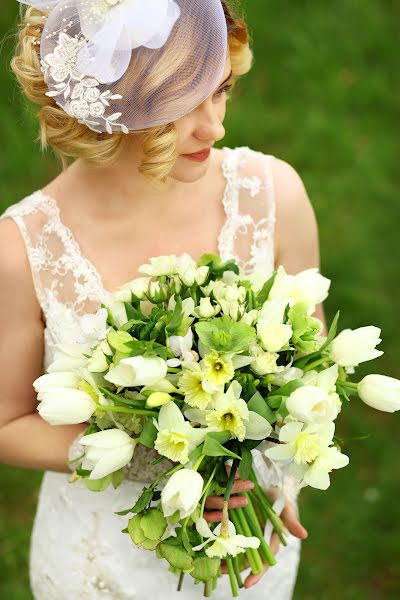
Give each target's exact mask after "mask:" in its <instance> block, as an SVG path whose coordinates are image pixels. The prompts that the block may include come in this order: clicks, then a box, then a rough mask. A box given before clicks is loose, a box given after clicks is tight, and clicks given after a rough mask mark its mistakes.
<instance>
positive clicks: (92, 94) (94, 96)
mask: <svg viewBox="0 0 400 600" xmlns="http://www.w3.org/2000/svg"><path fill="white" fill-rule="evenodd" d="M99 98H100V90H99V89H97V87H90V88H86V90H85V93H84V99H85V100H86V101H87V102H96V100H98V99H99Z"/></svg>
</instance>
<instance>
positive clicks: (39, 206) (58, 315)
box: [0, 146, 301, 600]
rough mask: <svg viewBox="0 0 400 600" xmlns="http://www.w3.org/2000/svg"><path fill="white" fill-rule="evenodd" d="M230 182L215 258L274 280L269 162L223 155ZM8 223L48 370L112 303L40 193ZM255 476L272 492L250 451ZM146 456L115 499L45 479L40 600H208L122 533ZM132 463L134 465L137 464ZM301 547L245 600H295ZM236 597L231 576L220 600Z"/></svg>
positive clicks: (37, 545) (291, 542) (289, 489)
mask: <svg viewBox="0 0 400 600" xmlns="http://www.w3.org/2000/svg"><path fill="white" fill-rule="evenodd" d="M223 151H224V156H223V162H222V171H223V175H224V177H225V179H226V185H225V190H224V195H223V198H222V202H223V206H224V209H225V213H226V220H225V223H224V226H223V228H222V230H221V232H220V234H219V238H218V248H219V253H220V256H221V258H222V259H223V260H228V259H229V258H235V259H236V261H237V262H238V264H239V266H240V267H241V269H242V271H243V272H244V273H246V274H250V273H254V272H259V273H261V274H262V275H263V276H264V277H268V276H270V274H271V273H272V271H273V269H274V244H273V241H274V226H275V194H274V185H273V177H272V161H273V157H272V156H271V155H265V154H263V153H261V152H257V151H255V150H252V149H250V148H248V147H247V146H243V147H238V148H234V149H231V148H227V147H224V148H223ZM7 217H8V218H11V219H13V220H14V222H15V223H16V224H17V226H18V227H19V230H20V232H21V235H22V237H23V239H24V242H25V245H26V249H27V254H28V258H29V262H30V266H31V270H32V277H33V282H34V286H35V290H36V294H37V298H38V301H39V303H40V306H41V309H42V312H43V317H44V321H45V329H44V336H45V355H44V363H43V369H44V370H45V369H46V368H47V366H48V365H49V364H50V362H52V360H53V356H54V352H55V348H56V344H58V343H64V342H68V341H71V340H73V339H74V336H75V335H76V332H77V327H78V318H79V316H80V315H82V314H84V313H86V312H91V311H95V310H97V308H99V306H100V303H101V301H102V300H103V299H104V298H105V297H107V295H108V294H109V292H108V291H106V290H105V289H104V287H103V284H102V281H101V277H100V275H99V273H98V271H97V270H96V268H95V266H94V265H93V264H92V263H91V262H90V261H89V260H88V259H87V258H86V257H85V256H83V255H82V253H81V250H80V247H79V245H78V244H77V242H76V240H75V238H74V235H73V232H72V231H71V230H70V229H69V228H68V227H66V226H65V225H64V224H63V222H62V221H61V218H60V212H59V209H58V206H57V203H56V201H55V200H54V199H53V198H51V197H48V196H46V195H45V194H43V193H42V192H41V191H40V190H39V191H36V192H34V193H33V194H31V195H30V196H28V197H26V198H24V199H23V200H21V201H19V202H17V203H16V204H14V205H12V206H10V207H9V208H8V209H7V210H6V211H5V212H4V213H3V215H1V217H0V218H7ZM253 457H254V463H255V468H256V470H257V472H258V474H259V477H260V479H261V481H262V483H263V484H264V486H265V487H267V486H268V485H270V483H271V475H272V473H271V470H270V468H269V464H268V461H267V459H264V457H263V456H262V455H261V454H260V453H259V452H258V451H257V450H254V451H253ZM152 458H153V457H151V458H150V457H149V456H146V454H145V453H144V454H143V453H142V454H141V455H140V456H137V457H136V463H134V464H133V465H132V470H131V472H132V473H133V474H134V475H133V476H132V478H131V479H128V480H125V481H124V482H123V483H122V485H121V486H120V487H119V488H117V489H116V490H114V489H113V488H112V489H107V490H106V491H104V492H101V493H97V494H96V493H94V492H90V491H89V490H87V489H86V488H85V487H84V486H83V485H80V484H79V482H78V483H75V484H71V483H69V481H68V480H69V476H68V475H67V474H64V473H55V472H51V471H47V472H45V474H44V477H43V480H42V484H41V489H40V494H39V501H38V507H37V512H36V516H35V522H34V526H33V531H32V538H31V548H30V580H31V587H32V591H33V594H34V597H35V599H36V600H75V599H76V598H79V599H82V600H132V599H138V598H144V597H146V598H149V599H151V600H159V599H160V600H161V599H164V598H165V597H166V596H168V597H169V598H177V599H179V600H189V599H190V600H194V599H195V598H201V597H203V590H202V586H196V585H194V583H193V580H192V578H191V577H190V576H187V577H186V578H185V581H184V584H183V589H182V591H181V592H179V593H178V592H177V591H176V585H177V579H176V577H175V576H174V575H173V574H172V573H170V572H169V571H168V564H167V563H166V562H164V561H163V563H164V564H163V563H160V561H159V559H157V558H156V557H155V556H154V554H153V553H151V552H148V551H144V550H142V549H140V548H137V547H136V546H134V545H133V544H132V542H131V541H130V539H129V536H127V535H126V534H122V533H121V529H123V528H124V527H125V526H126V522H127V517H121V516H118V515H116V514H115V512H116V511H118V510H122V509H124V508H127V507H128V506H132V504H133V502H134V500H135V498H136V497H137V495H138V494H139V493H140V491H141V489H142V487H143V485H144V483H143V482H144V481H146V474H147V475H148V468H149V465H148V463H149V461H150V460H152ZM134 461H135V455H134V459H133V462H134ZM284 490H285V494H286V497H287V498H288V499H290V500H291V501H292V502H293V503H294V504H295V506H296V508H298V507H297V493H298V488H297V486H296V484H295V481H294V480H293V479H292V478H290V477H285V478H284ZM300 546H301V542H300V540H299V539H298V538H295V537H294V536H292V535H289V536H287V546H282V545H281V547H280V549H279V551H278V554H277V560H278V562H277V564H276V565H275V566H274V567H271V568H270V569H269V570H268V572H267V573H266V574H265V575H264V577H263V578H262V580H261V581H260V582H259V583H258V584H257V585H255V586H254V587H253V588H251V589H249V590H246V591H245V592H243V597H246V598H248V599H249V600H251V599H256V598H260V597H264V598H267V597H271V598H274V600H289V599H290V598H291V597H292V592H293V588H294V584H295V580H296V575H297V568H298V562H299V557H300ZM230 595H231V592H230V586H229V581H228V578H227V576H226V577H223V578H222V581H220V582H219V584H218V588H217V590H216V591H215V592H214V593H213V598H215V600H226V598H229V597H230Z"/></svg>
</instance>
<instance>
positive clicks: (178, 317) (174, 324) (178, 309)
mask: <svg viewBox="0 0 400 600" xmlns="http://www.w3.org/2000/svg"><path fill="white" fill-rule="evenodd" d="M175 300H176V304H175V308H174V312H173V314H172V317H171V320H170V321H169V323H168V325H167V326H166V328H165V329H166V331H168V333H169V334H170V335H171V334H174V332H175V331H176V330H177V329H178V328H179V326H180V324H181V322H182V317H183V312H182V299H181V297H180V296H179V295H178V294H175Z"/></svg>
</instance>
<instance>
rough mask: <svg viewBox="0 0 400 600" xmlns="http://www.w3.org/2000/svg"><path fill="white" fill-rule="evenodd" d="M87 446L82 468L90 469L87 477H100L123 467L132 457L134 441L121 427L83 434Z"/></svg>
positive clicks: (82, 440)
mask: <svg viewBox="0 0 400 600" xmlns="http://www.w3.org/2000/svg"><path fill="white" fill-rule="evenodd" d="M80 443H81V444H82V445H83V446H87V448H86V450H85V457H84V459H83V461H82V468H83V469H88V470H91V471H92V472H91V473H90V475H89V479H101V478H102V477H105V476H106V475H109V474H110V473H114V471H118V470H119V469H122V467H125V466H126V465H127V464H128V463H129V462H130V461H131V459H132V456H133V452H134V450H135V445H136V441H135V440H134V439H132V438H131V437H130V436H129V435H128V434H127V433H125V431H122V430H121V429H105V430H104V431H98V432H97V433H90V434H89V435H84V436H83V437H82V438H81V440H80Z"/></svg>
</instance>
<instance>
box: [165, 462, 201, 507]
mask: <svg viewBox="0 0 400 600" xmlns="http://www.w3.org/2000/svg"><path fill="white" fill-rule="evenodd" d="M203 483H204V482H203V478H202V476H201V475H200V473H198V472H197V471H193V470H192V469H181V470H180V471H177V472H176V473H173V474H172V475H171V477H170V478H169V479H168V481H167V483H166V485H165V487H164V488H163V490H162V492H161V506H162V510H163V513H164V516H165V517H169V516H171V515H173V514H174V512H176V511H177V510H179V514H180V518H181V519H185V518H186V517H188V516H189V515H191V514H192V512H193V511H194V510H195V508H196V506H197V505H198V503H199V501H200V497H201V494H202V491H203Z"/></svg>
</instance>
